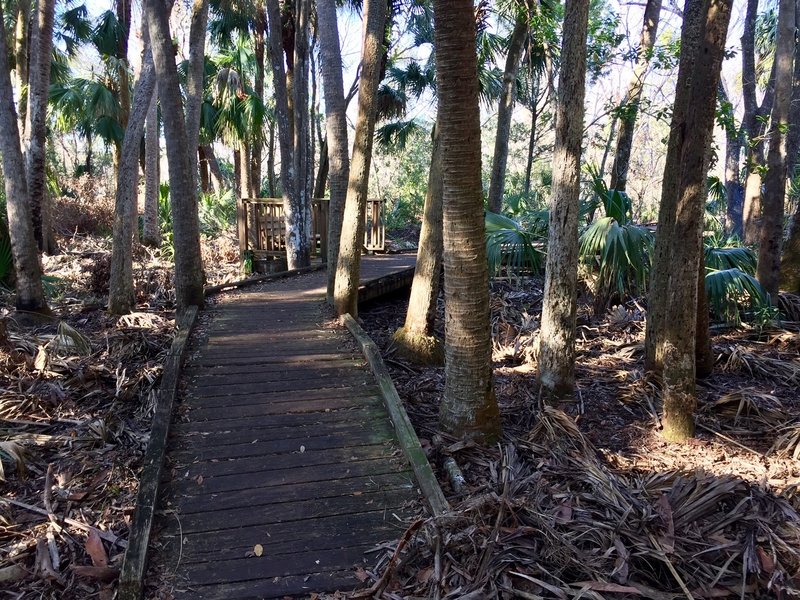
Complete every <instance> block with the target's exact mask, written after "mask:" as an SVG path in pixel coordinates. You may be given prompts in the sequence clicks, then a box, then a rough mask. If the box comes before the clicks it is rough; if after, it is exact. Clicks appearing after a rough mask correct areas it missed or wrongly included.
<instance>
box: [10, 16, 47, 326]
mask: <svg viewBox="0 0 800 600" xmlns="http://www.w3.org/2000/svg"><path fill="white" fill-rule="evenodd" d="M2 22H3V7H2V5H0V23H2ZM7 57H8V43H7V42H6V32H5V28H4V27H0V154H1V155H2V160H3V172H4V173H6V177H4V179H5V190H6V211H7V213H8V229H9V234H10V237H11V254H12V255H13V258H14V271H15V274H16V284H17V285H16V287H17V296H16V300H15V304H16V307H17V309H18V310H23V311H29V312H40V313H49V312H50V309H49V308H48V306H47V301H46V300H45V298H44V290H43V289H42V270H41V267H40V266H39V256H38V253H37V249H36V238H35V237H34V235H33V224H32V222H31V207H30V196H28V186H27V182H26V181H25V161H24V159H23V157H22V148H21V145H20V136H19V126H18V122H17V111H16V110H15V109H14V90H13V88H12V87H11V73H10V71H9V68H8V59H7ZM12 173H14V174H16V175H15V176H9V174H12Z"/></svg>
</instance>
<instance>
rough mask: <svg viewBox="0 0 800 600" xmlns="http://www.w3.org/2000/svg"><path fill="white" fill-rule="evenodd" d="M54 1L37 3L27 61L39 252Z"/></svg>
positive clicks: (29, 159) (29, 165) (43, 236)
mask: <svg viewBox="0 0 800 600" xmlns="http://www.w3.org/2000/svg"><path fill="white" fill-rule="evenodd" d="M54 16H55V0H38V2H37V3H36V13H35V17H34V19H33V22H32V23H31V45H30V50H31V57H30V76H29V81H28V111H27V115H26V119H27V124H26V129H25V131H26V138H27V139H26V156H25V158H26V161H25V162H26V174H27V178H28V193H29V194H30V200H31V216H32V218H33V232H34V235H35V236H36V243H37V244H38V245H39V249H40V250H43V251H49V250H50V248H46V242H47V241H48V239H49V237H50V232H49V231H45V230H44V228H43V227H42V223H43V221H47V222H49V221H50V219H49V218H48V217H46V216H45V215H43V214H42V211H43V209H44V208H45V206H46V205H47V202H46V201H45V192H46V190H45V188H46V181H45V179H46V178H45V150H46V144H47V100H48V93H49V90H50V64H51V62H52V53H53V20H54Z"/></svg>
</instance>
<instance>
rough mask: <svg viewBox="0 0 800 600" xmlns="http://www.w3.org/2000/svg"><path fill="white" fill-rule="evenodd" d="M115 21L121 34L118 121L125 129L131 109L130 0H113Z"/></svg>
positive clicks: (118, 40) (118, 58)
mask: <svg viewBox="0 0 800 600" xmlns="http://www.w3.org/2000/svg"><path fill="white" fill-rule="evenodd" d="M115 4H116V12H117V21H119V25H120V30H121V34H122V35H120V36H119V38H118V39H117V50H116V53H115V57H116V59H117V61H118V62H117V66H118V75H117V76H118V77H119V80H118V81H117V85H118V86H119V89H118V92H119V106H120V114H119V123H120V125H122V128H123V129H125V128H126V127H127V126H128V115H129V114H130V110H131V90H130V79H129V78H128V66H129V65H128V39H129V37H130V29H131V0H115Z"/></svg>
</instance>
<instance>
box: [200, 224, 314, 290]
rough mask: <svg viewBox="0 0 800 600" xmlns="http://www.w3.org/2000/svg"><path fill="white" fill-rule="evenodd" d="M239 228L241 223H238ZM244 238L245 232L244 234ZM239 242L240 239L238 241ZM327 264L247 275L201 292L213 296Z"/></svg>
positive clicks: (299, 273) (305, 271) (240, 235)
mask: <svg viewBox="0 0 800 600" xmlns="http://www.w3.org/2000/svg"><path fill="white" fill-rule="evenodd" d="M240 221H241V216H240V217H238V219H237V222H240ZM239 227H240V229H241V225H239ZM244 237H245V239H246V233H245V235H244ZM239 238H240V240H241V238H242V233H241V232H240V233H239ZM239 243H240V244H241V241H240V242H239ZM326 267H327V265H325V264H319V265H311V266H310V267H303V268H301V269H291V270H289V271H281V272H280V273H271V274H269V275H257V276H255V277H249V278H247V279H240V280H239V281H232V282H230V283H223V284H220V285H209V286H206V287H205V288H204V289H203V293H204V294H205V295H206V297H208V296H213V295H214V294H218V293H220V292H224V291H230V290H235V289H239V288H244V287H249V286H251V285H256V284H258V283H267V282H270V281H277V280H279V279H285V278H286V277H291V276H293V275H304V274H305V273H313V272H314V271H320V270H322V269H325V268H326Z"/></svg>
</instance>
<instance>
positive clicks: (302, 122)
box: [286, 0, 313, 268]
mask: <svg viewBox="0 0 800 600" xmlns="http://www.w3.org/2000/svg"><path fill="white" fill-rule="evenodd" d="M296 6H297V11H296V14H295V25H296V27H295V40H294V44H295V45H294V85H293V89H292V92H293V95H294V103H293V107H294V130H293V133H294V140H293V141H294V151H293V153H292V159H293V160H294V172H295V176H296V180H295V186H296V187H295V191H296V194H297V208H296V210H294V211H293V212H292V214H291V215H290V214H288V213H287V215H286V237H287V240H288V239H289V238H290V237H291V236H293V235H296V236H297V241H296V242H295V245H296V251H295V253H294V256H293V257H292V264H294V265H295V266H294V267H289V268H297V267H306V266H308V265H310V264H311V244H310V241H311V240H310V234H311V186H310V185H309V181H310V180H309V174H310V172H311V168H312V163H313V158H312V157H311V156H310V148H309V146H308V132H309V116H310V115H309V112H308V50H309V44H308V30H309V18H310V13H311V0H297V4H296ZM289 245H290V244H289V242H288V241H287V243H286V247H287V249H288V247H289Z"/></svg>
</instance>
